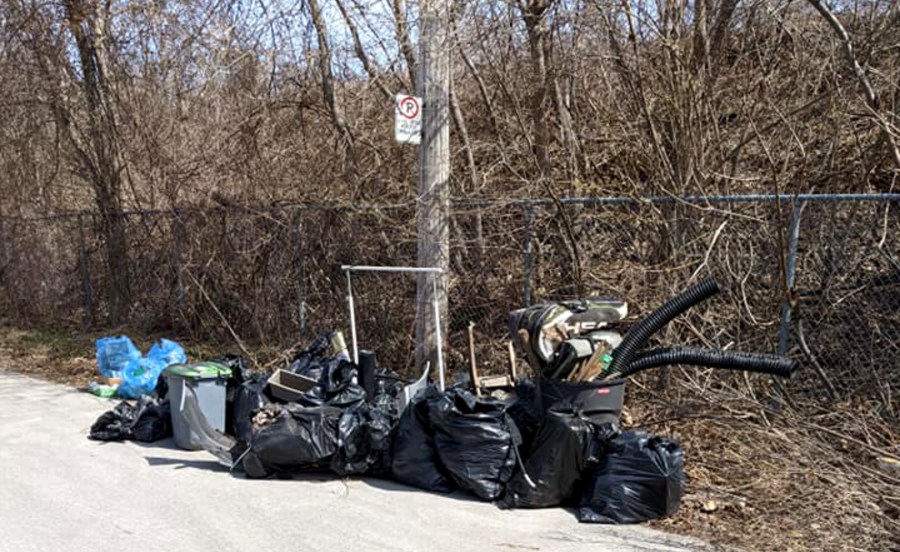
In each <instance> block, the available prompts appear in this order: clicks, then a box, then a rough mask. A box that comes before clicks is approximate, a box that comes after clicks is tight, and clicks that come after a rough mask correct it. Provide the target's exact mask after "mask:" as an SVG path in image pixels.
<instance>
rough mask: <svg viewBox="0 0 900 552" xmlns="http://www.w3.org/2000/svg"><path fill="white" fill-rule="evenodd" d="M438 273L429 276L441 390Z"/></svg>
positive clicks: (441, 350) (442, 357) (442, 368)
mask: <svg viewBox="0 0 900 552" xmlns="http://www.w3.org/2000/svg"><path fill="white" fill-rule="evenodd" d="M438 278H440V274H435V275H433V276H432V277H431V283H432V287H433V291H434V294H433V295H432V296H431V302H432V305H433V306H434V340H435V342H436V346H437V367H438V381H439V382H440V389H441V391H443V390H444V344H443V342H442V341H441V302H440V299H439V298H438V293H437V285H438V284H437V282H438Z"/></svg>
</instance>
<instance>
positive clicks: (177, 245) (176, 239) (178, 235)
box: [172, 209, 184, 320]
mask: <svg viewBox="0 0 900 552" xmlns="http://www.w3.org/2000/svg"><path fill="white" fill-rule="evenodd" d="M183 240H184V223H183V221H182V220H181V214H180V213H179V212H178V209H175V210H174V211H173V212H172V264H174V265H175V304H176V305H177V306H178V312H179V314H181V319H182V320H184V279H183V278H182V275H181V268H182V267H181V248H182V241H183Z"/></svg>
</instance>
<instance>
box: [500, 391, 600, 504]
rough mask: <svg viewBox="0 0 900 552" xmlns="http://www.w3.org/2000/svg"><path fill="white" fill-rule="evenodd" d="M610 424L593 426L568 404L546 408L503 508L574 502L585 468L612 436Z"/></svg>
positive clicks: (579, 489) (507, 491)
mask: <svg viewBox="0 0 900 552" xmlns="http://www.w3.org/2000/svg"><path fill="white" fill-rule="evenodd" d="M616 433H617V429H616V427H615V426H613V425H612V424H604V425H602V426H594V425H593V424H592V423H591V422H590V420H589V419H588V418H587V417H586V416H583V415H582V414H581V413H580V412H579V411H577V410H576V409H574V408H573V407H572V406H571V405H569V404H565V403H561V404H557V405H554V406H553V407H551V408H550V410H548V411H547V413H546V415H545V416H544V420H543V422H542V423H541V426H540V428H539V429H538V432H537V435H536V436H535V439H534V442H533V444H532V446H531V449H530V451H529V453H528V456H527V460H526V461H525V469H524V471H522V470H519V471H517V472H516V474H515V475H514V476H513V478H512V479H511V480H510V481H509V484H508V485H507V486H506V494H505V496H504V497H503V502H502V503H501V504H500V506H501V507H503V508H549V507H552V506H575V505H577V504H578V501H579V499H580V498H581V496H580V491H581V483H582V480H583V477H584V476H585V472H586V471H587V469H588V467H589V466H591V465H592V464H596V462H597V461H598V459H599V457H600V456H601V454H602V451H603V448H604V445H605V443H606V442H607V441H609V439H611V438H613V437H615V435H616Z"/></svg>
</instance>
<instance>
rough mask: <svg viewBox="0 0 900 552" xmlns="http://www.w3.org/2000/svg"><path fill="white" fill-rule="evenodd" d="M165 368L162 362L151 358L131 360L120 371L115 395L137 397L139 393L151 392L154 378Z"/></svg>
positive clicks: (154, 381)
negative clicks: (120, 379) (119, 382)
mask: <svg viewBox="0 0 900 552" xmlns="http://www.w3.org/2000/svg"><path fill="white" fill-rule="evenodd" d="M165 368H166V367H165V366H163V364H162V362H160V361H158V360H154V359H152V358H139V359H137V360H132V361H131V362H129V363H128V366H126V367H125V370H124V371H123V372H122V383H121V384H119V388H118V389H116V395H118V396H120V397H122V398H125V399H139V398H141V395H149V394H150V393H153V390H154V389H156V380H158V379H159V375H160V374H161V373H162V371H163V370H165Z"/></svg>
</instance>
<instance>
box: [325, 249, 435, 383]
mask: <svg viewBox="0 0 900 552" xmlns="http://www.w3.org/2000/svg"><path fill="white" fill-rule="evenodd" d="M341 270H343V271H344V272H345V273H346V274H347V305H348V306H349V307H350V340H351V341H352V343H353V362H356V363H357V364H359V347H358V346H357V343H356V308H355V305H354V301H353V279H352V278H351V276H350V275H351V274H352V273H353V272H400V273H406V274H433V275H434V276H433V277H432V278H431V284H432V286H433V289H434V293H433V295H432V307H433V308H434V322H435V323H434V337H435V341H436V342H437V369H438V382H439V384H440V389H441V391H443V390H444V346H443V341H442V338H441V305H440V303H439V302H438V293H437V291H438V285H437V282H438V278H437V277H438V276H439V275H441V274H443V273H444V271H443V270H442V269H440V268H429V267H415V266H358V265H342V266H341Z"/></svg>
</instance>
